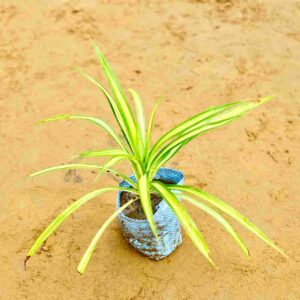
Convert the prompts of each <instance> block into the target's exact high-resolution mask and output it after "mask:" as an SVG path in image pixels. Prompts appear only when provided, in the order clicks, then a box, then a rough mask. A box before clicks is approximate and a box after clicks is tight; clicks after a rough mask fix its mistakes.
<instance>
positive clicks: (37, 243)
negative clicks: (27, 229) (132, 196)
mask: <svg viewBox="0 0 300 300" xmlns="http://www.w3.org/2000/svg"><path fill="white" fill-rule="evenodd" d="M109 191H127V192H130V193H136V192H135V191H134V190H132V189H129V188H121V187H107V188H102V189H99V190H96V191H93V192H91V193H89V194H87V195H85V196H83V197H82V198H80V199H78V200H77V201H75V202H74V203H72V204H71V205H70V206H69V207H68V208H66V209H65V210H64V211H63V212H62V213H60V214H59V215H58V216H57V217H56V218H55V219H54V220H53V221H52V222H51V223H50V225H49V226H48V227H47V228H46V229H45V230H44V231H43V232H42V234H41V235H40V236H39V237H38V239H37V240H36V241H35V243H34V244H33V246H32V247H31V249H30V250H29V252H28V254H27V258H26V260H25V262H26V261H27V260H28V259H29V258H30V257H31V256H32V255H34V254H35V252H36V251H37V250H38V249H39V248H40V246H41V245H42V244H43V243H44V241H45V240H46V239H47V238H48V237H49V236H50V235H51V234H52V233H53V232H54V231H55V230H56V229H57V228H58V226H59V225H60V224H61V223H62V222H63V221H64V220H65V219H66V218H67V217H68V216H70V215H71V214H72V213H73V212H75V211H76V210H77V209H78V208H79V207H81V206H82V205H83V204H85V203H86V202H87V201H89V200H91V199H93V198H95V197H96V196H99V195H101V194H102V193H104V192H109Z"/></svg>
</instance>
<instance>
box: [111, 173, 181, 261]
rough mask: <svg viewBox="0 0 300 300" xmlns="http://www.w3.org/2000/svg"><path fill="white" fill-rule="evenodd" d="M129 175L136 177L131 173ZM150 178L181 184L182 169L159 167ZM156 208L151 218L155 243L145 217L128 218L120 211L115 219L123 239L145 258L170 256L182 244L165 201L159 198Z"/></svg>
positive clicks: (175, 218) (171, 212) (177, 227)
mask: <svg viewBox="0 0 300 300" xmlns="http://www.w3.org/2000/svg"><path fill="white" fill-rule="evenodd" d="M130 178H131V179H132V180H134V181H135V180H136V179H135V177H134V175H132V176H130ZM154 178H155V179H158V180H165V181H169V182H173V183H175V184H183V181H184V175H183V173H182V172H180V171H177V170H173V169H167V168H160V169H159V170H158V172H157V174H156V175H155V177H154ZM120 186H122V187H130V185H129V184H128V183H127V182H126V181H122V182H121V183H120ZM121 193H122V192H118V194H117V201H116V206H117V209H118V208H119V207H120V199H121ZM156 208H157V210H156V212H155V213H154V221H155V224H156V227H157V233H158V236H159V237H160V241H159V242H158V241H157V239H156V238H155V236H154V235H153V233H152V231H151V228H150V226H149V223H148V221H147V220H139V219H133V218H129V217H127V216H125V215H124V213H120V214H119V215H118V219H119V224H120V228H121V231H122V233H123V235H124V237H125V239H126V240H127V241H128V242H129V243H130V244H131V245H132V246H133V247H134V248H135V249H136V250H138V251H140V252H141V253H143V254H145V255H146V256H148V257H149V258H152V259H155V260H160V259H162V258H164V257H166V256H168V255H170V254H171V253H172V252H173V251H174V250H175V249H176V248H177V247H178V246H179V245H180V244H181V243H182V236H181V230H180V223H179V221H178V219H177V217H176V216H175V214H174V213H173V211H172V209H171V208H170V207H169V206H168V204H167V203H166V202H165V201H164V200H162V201H161V202H160V203H159V204H158V205H157V206H156Z"/></svg>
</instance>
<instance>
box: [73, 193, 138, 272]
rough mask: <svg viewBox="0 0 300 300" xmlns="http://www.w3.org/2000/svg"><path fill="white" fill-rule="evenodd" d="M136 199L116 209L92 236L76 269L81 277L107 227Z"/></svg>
mask: <svg viewBox="0 0 300 300" xmlns="http://www.w3.org/2000/svg"><path fill="white" fill-rule="evenodd" d="M134 201H136V199H132V200H130V201H128V202H127V203H126V204H124V205H123V206H122V207H120V208H119V209H117V210H116V211H115V212H114V213H113V214H112V215H111V216H110V217H109V218H108V219H107V220H106V221H105V222H104V224H103V225H102V226H101V227H100V229H99V230H98V232H97V233H96V235H95V236H94V238H93V240H92V242H91V243H90V245H89V247H88V248H87V250H86V251H85V253H84V255H83V256H82V258H81V260H80V263H79V265H78V267H77V271H78V272H79V273H80V274H81V275H82V274H83V273H84V272H85V269H86V267H87V265H88V263H89V261H90V259H91V256H92V254H93V252H94V250H95V247H96V245H97V243H98V241H99V239H100V237H101V236H102V234H103V233H104V231H105V230H106V229H107V228H108V226H109V225H110V224H111V222H112V221H113V220H114V218H116V217H117V216H118V214H120V213H121V212H122V211H123V210H124V209H125V208H126V207H127V206H129V205H131V204H132V203H133V202H134Z"/></svg>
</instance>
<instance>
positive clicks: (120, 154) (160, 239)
mask: <svg viewBox="0 0 300 300" xmlns="http://www.w3.org/2000/svg"><path fill="white" fill-rule="evenodd" d="M95 50H96V54H97V57H98V60H99V62H100V64H101V66H102V68H103V71H104V73H105V75H106V77H107V80H108V83H109V85H110V88H111V91H112V95H111V94H110V93H109V92H108V91H107V90H106V89H105V88H104V87H103V86H102V85H101V84H100V83H99V82H98V81H97V80H95V79H94V78H92V77H90V76H89V75H87V74H86V73H83V72H81V73H82V74H83V75H84V76H85V77H86V78H87V79H89V80H90V81H92V82H93V83H94V84H96V86H97V87H98V88H99V89H100V90H101V92H102V93H103V94H104V96H105V97H106V99H107V101H108V103H109V105H110V108H111V110H112V112H113V114H114V117H115V119H116V121H117V123H118V126H119V129H120V131H121V133H122V135H123V137H124V140H122V139H121V138H120V137H119V135H118V134H117V133H116V132H115V131H114V129H113V128H112V127H111V126H109V125H108V124H107V123H106V122H104V121H103V120H101V119H98V118H95V117H89V116H82V115H71V114H65V115H58V116H54V117H51V118H47V119H44V120H42V121H40V122H38V123H47V122H52V121H57V120H71V119H80V120H85V121H89V122H91V123H93V124H95V125H97V126H99V127H100V128H102V129H103V130H104V131H106V132H107V133H108V134H109V135H110V136H111V137H112V138H113V139H114V140H115V142H116V144H117V145H118V148H114V149H105V150H95V151H88V152H84V153H82V154H81V156H82V157H109V160H108V161H107V163H105V164H104V165H103V166H100V165H98V164H91V163H71V164H66V165H61V166H55V167H50V168H47V169H44V170H41V171H38V172H35V173H33V174H31V175H30V177H34V176H37V175H41V174H44V173H48V172H52V171H57V170H68V169H96V170H99V174H102V173H104V172H108V173H110V174H112V175H114V176H116V177H119V178H121V179H123V181H122V182H121V183H120V184H119V186H112V187H103V188H100V189H98V190H95V191H93V192H91V193H88V194H86V195H85V196H83V197H82V198H80V199H78V200H76V201H75V202H74V203H72V205H70V206H69V207H68V208H66V209H65V210H64V211H63V212H62V213H61V214H59V215H58V216H57V217H56V218H55V219H54V220H53V221H52V223H51V224H50V225H49V226H48V227H47V228H46V229H45V230H44V231H43V232H42V233H41V235H40V236H39V237H38V239H37V240H36V241H35V243H34V245H33V246H32V248H31V249H30V250H29V252H28V254H27V256H26V259H25V265H26V261H27V260H28V259H29V258H30V257H31V256H32V255H33V254H34V253H35V252H36V251H37V250H38V249H39V248H40V247H41V246H42V245H43V243H44V242H45V241H46V239H47V238H48V237H49V236H50V235H51V234H52V233H53V232H54V231H55V230H56V229H57V228H58V227H59V225H60V224H61V223H62V222H63V221H64V220H65V219H66V218H67V217H68V216H70V215H71V214H72V213H74V212H75V211H76V210H77V209H78V208H79V207H81V206H82V205H83V204H85V203H86V202H88V201H89V200H91V199H93V198H95V197H97V196H99V195H101V194H103V193H104V192H109V191H117V192H118V193H117V199H116V210H115V212H114V213H113V214H112V215H111V217H110V218H109V219H108V220H107V221H106V222H105V223H104V224H103V225H102V226H101V227H100V229H99V230H98V232H97V233H96V235H95V237H94V238H93V240H92V242H91V244H90V245H89V247H88V248H87V250H86V252H85V253H84V255H83V257H82V259H81V261H80V263H79V265H78V268H77V270H78V272H79V273H81V274H82V273H83V272H84V271H85V269H86V267H87V264H88V262H89V260H90V258H91V255H92V253H93V251H94V249H95V247H96V244H97V242H98V240H99V238H100V237H101V235H102V234H103V232H104V231H105V230H106V228H107V227H108V226H109V225H110V223H111V222H112V221H113V220H114V218H116V217H118V219H119V223H120V226H121V230H122V232H123V234H124V237H125V238H126V240H127V241H128V242H129V243H130V244H131V245H132V246H133V247H134V248H135V249H137V250H139V251H140V252H142V253H144V254H145V255H147V256H149V257H150V258H153V259H156V260H158V259H161V258H163V257H165V256H167V255H169V254H170V253H171V252H173V251H174V250H175V249H176V247H177V246H178V245H180V243H181V242H182V238H181V231H180V225H181V226H182V227H183V228H184V229H185V231H186V233H187V235H188V236H189V238H190V239H191V240H192V242H193V243H194V245H195V246H196V247H197V248H198V250H199V251H200V252H201V253H202V254H203V255H204V257H205V258H206V259H207V260H208V261H209V262H210V263H211V264H212V265H213V266H215V264H214V262H213V260H212V259H211V257H210V256H209V249H208V246H207V244H206V242H205V239H204V237H203V236H202V234H201V232H200V231H199V230H198V228H197V226H196V224H195V222H194V221H193V219H192V218H191V216H190V215H189V213H188V212H187V210H186V208H185V207H184V205H183V203H182V200H184V201H187V202H189V203H191V204H193V205H194V206H196V207H198V208H200V209H201V210H203V211H204V212H206V213H207V214H208V215H210V216H211V217H213V218H214V219H215V220H216V221H218V222H219V223H220V224H221V225H222V226H223V227H224V229H225V230H226V231H227V232H228V233H229V234H230V236H231V237H232V238H233V240H235V241H236V243H237V244H238V246H239V247H240V248H241V250H242V251H243V252H244V253H245V255H247V256H249V251H248V249H247V247H246V245H245V243H244V242H243V240H242V238H241V237H240V236H239V235H238V234H237V232H236V231H235V230H234V229H233V227H232V226H231V224H230V223H229V222H228V221H227V220H226V219H225V218H224V217H223V215H222V214H224V215H226V216H228V217H231V218H232V219H234V220H235V221H237V222H238V223H240V224H241V225H243V226H244V227H245V228H246V229H248V230H249V231H251V232H252V233H254V234H255V235H257V236H258V237H259V238H261V239H262V240H263V241H264V242H266V243H267V244H269V245H270V246H271V247H273V248H274V249H275V250H277V251H278V252H280V253H281V254H282V255H284V256H286V255H285V254H284V253H283V251H282V250H281V249H280V248H279V247H278V246H277V245H276V244H275V243H274V242H273V241H271V240H270V239H269V238H268V237H267V236H266V235H265V234H264V233H263V232H262V231H261V230H260V229H258V228H257V227H256V226H255V225H254V224H253V223H251V222H250V221H249V220H248V219H247V218H246V217H244V216H243V215H242V214H241V213H239V212H238V211H237V210H235V209H234V208H232V207H231V206H229V205H228V204H226V203H225V202H223V201H222V200H220V199H218V198H216V197H214V196H212V195H210V194H208V193H207V192H204V191H203V190H201V189H199V188H195V187H192V186H187V185H183V180H184V175H183V173H182V172H180V171H176V170H173V169H167V168H163V165H164V164H165V163H167V162H168V161H169V160H170V159H171V158H172V157H173V156H174V155H175V154H176V153H177V152H178V151H180V150H181V149H182V148H183V147H184V146H185V145H186V144H188V143H189V142H190V141H191V140H193V139H194V138H196V137H198V136H199V135H201V134H203V133H205V132H207V131H209V130H212V129H214V128H217V127H220V126H222V125H225V124H228V123H230V122H232V121H234V120H235V119H237V118H239V117H240V116H242V115H244V114H245V113H247V112H249V111H250V110H252V109H253V108H255V107H257V106H259V105H261V104H262V103H265V102H266V101H268V100H269V99H270V97H265V98H261V99H257V100H254V101H249V100H246V101H237V102H233V103H228V104H224V105H219V106H213V107H209V108H207V109H206V110H204V111H202V112H200V113H199V114H197V115H195V116H193V117H191V118H189V119H187V120H186V121H184V122H182V123H180V124H179V125H177V126H176V127H174V128H172V129H171V130H169V131H167V132H166V133H165V134H163V135H162V136H161V137H160V138H159V139H158V140H157V141H156V142H155V143H154V144H151V133H152V129H153V120H154V116H155V112H156V110H157V107H158V104H159V101H158V102H157V103H156V105H155V107H154V109H153V111H152V113H151V116H150V119H149V123H148V126H147V127H146V124H145V119H144V113H143V105H142V102H141V99H140V97H139V95H138V94H137V93H136V92H135V91H134V90H132V89H130V90H129V91H130V93H131V96H132V99H133V101H134V103H135V107H136V117H135V116H134V113H133V110H132V108H131V106H130V104H129V102H128V101H127V98H126V96H125V94H124V92H123V89H122V88H121V86H120V83H119V82H118V80H117V78H116V76H115V74H114V73H113V71H112V70H111V68H110V66H109V64H108V62H107V60H106V59H105V57H104V55H103V54H102V52H101V51H100V50H99V48H98V47H95ZM121 160H127V161H128V162H129V163H130V166H131V168H132V171H133V174H132V175H131V176H126V175H124V174H121V173H120V172H118V171H116V170H114V169H112V166H113V165H114V164H116V163H117V162H119V161H121Z"/></svg>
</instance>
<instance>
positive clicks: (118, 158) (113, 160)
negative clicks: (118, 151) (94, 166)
mask: <svg viewBox="0 0 300 300" xmlns="http://www.w3.org/2000/svg"><path fill="white" fill-rule="evenodd" d="M125 158H126V156H122V155H120V156H115V157H112V158H111V159H109V160H108V161H107V162H106V163H105V164H104V165H103V167H102V168H101V169H99V173H98V175H97V177H96V180H97V179H98V178H99V177H100V176H101V175H102V174H103V173H105V172H107V170H108V169H109V168H110V167H112V166H113V165H115V164H116V163H117V162H119V161H121V160H123V159H125Z"/></svg>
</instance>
